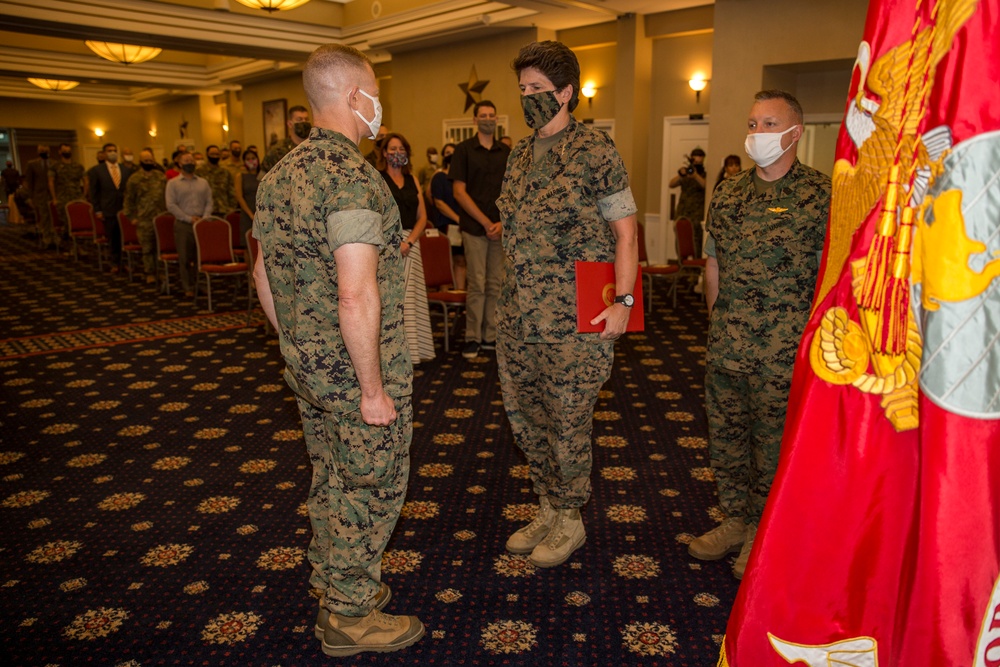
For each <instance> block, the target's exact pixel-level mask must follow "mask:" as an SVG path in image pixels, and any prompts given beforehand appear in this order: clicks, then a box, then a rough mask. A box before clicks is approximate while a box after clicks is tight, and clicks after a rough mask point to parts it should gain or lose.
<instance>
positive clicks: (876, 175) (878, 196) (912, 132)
mask: <svg viewBox="0 0 1000 667" xmlns="http://www.w3.org/2000/svg"><path fill="white" fill-rule="evenodd" d="M921 2H922V0H918V2H917V4H918V9H919V5H920V4H921ZM976 4H977V0H941V1H939V2H936V3H934V5H933V7H931V8H930V19H929V20H925V19H923V18H921V17H919V16H918V18H917V19H916V22H915V23H914V26H913V30H912V32H911V35H912V38H911V39H910V40H909V41H907V42H905V43H903V44H900V45H898V46H896V47H894V48H892V49H890V50H889V51H887V52H886V53H885V54H884V55H882V56H881V57H879V58H878V59H877V60H876V61H875V62H874V63H873V62H871V59H872V53H871V47H870V45H869V44H868V43H867V42H862V43H861V45H860V46H859V48H858V57H857V59H856V60H855V68H856V69H859V70H860V76H859V81H858V90H857V94H856V95H855V97H854V100H853V101H852V102H851V104H850V106H849V107H848V111H847V117H846V119H845V124H846V126H847V131H848V134H849V135H850V137H851V139H852V141H853V142H854V144H855V146H856V147H857V160H856V162H855V164H853V165H852V164H851V163H850V162H849V161H848V160H845V159H839V160H837V161H836V163H835V164H834V170H833V200H832V204H831V210H830V225H829V227H830V244H829V247H828V248H827V262H826V269H825V271H824V272H823V275H822V277H821V278H820V287H819V291H818V293H817V296H816V301H815V303H816V304H817V305H818V304H819V303H821V302H822V300H823V299H824V298H825V297H826V296H827V294H829V292H830V290H832V289H833V287H834V286H835V285H836V284H837V282H838V281H839V279H840V275H841V273H842V271H843V268H844V264H845V263H846V262H847V259H848V256H849V254H850V247H851V241H852V239H853V237H854V235H855V234H856V233H857V231H858V229H859V228H860V227H861V225H862V224H863V223H864V222H865V220H866V219H867V218H868V217H869V214H870V213H871V212H872V211H873V209H874V208H875V207H876V206H880V209H879V212H878V218H877V222H876V230H875V234H874V236H873V238H872V241H871V244H870V246H869V249H868V252H867V255H866V256H865V257H863V258H859V259H856V260H854V261H853V262H851V266H850V268H851V277H852V292H853V296H854V298H855V301H856V303H857V305H858V314H859V316H858V319H859V321H857V322H855V321H854V320H852V319H850V316H849V315H848V311H847V310H846V309H844V308H841V307H833V308H830V309H828V310H827V311H826V312H825V313H824V314H823V317H822V320H821V324H820V327H819V328H818V329H817V330H816V332H815V334H814V336H813V339H812V342H811V346H810V354H809V356H810V364H811V366H812V368H813V371H814V372H815V373H816V375H817V376H819V377H820V378H822V379H823V380H826V381H827V382H830V383H833V384H837V385H847V384H851V385H853V386H854V387H855V388H857V389H858V390H860V391H862V392H864V393H868V394H874V395H878V396H881V397H882V403H881V405H882V408H883V409H884V410H885V414H886V417H887V418H888V419H889V421H890V422H891V423H892V425H893V427H894V428H896V430H898V431H904V430H909V429H913V428H916V427H917V425H918V423H919V414H918V407H917V406H918V403H917V391H918V386H917V376H918V373H919V370H920V352H921V346H922V341H921V337H920V333H919V330H918V328H917V324H916V321H915V319H914V317H913V314H912V312H911V310H910V283H911V280H912V279H917V278H919V267H912V266H911V259H910V258H911V252H912V246H913V241H914V236H915V234H917V233H919V230H920V229H921V228H925V227H926V226H924V225H923V224H922V223H923V213H924V211H925V210H926V207H927V206H928V205H929V202H928V201H926V199H927V198H925V195H926V194H927V192H928V190H929V188H930V187H931V185H932V184H933V183H934V180H935V179H936V178H937V176H939V175H940V174H941V173H942V170H943V167H942V163H943V161H944V157H945V156H946V154H947V152H948V150H949V149H950V148H951V132H950V129H949V128H947V127H938V128H934V129H932V130H930V131H927V132H925V133H924V134H923V135H920V134H918V129H919V127H920V125H921V123H922V121H923V120H924V117H925V115H926V110H927V101H928V98H929V96H930V93H931V89H932V87H933V84H934V80H935V71H936V68H937V65H938V63H939V62H940V61H941V59H942V58H943V57H944V55H945V54H946V53H947V52H948V50H949V49H950V48H951V44H952V41H953V39H954V37H955V33H956V32H957V31H958V30H959V28H961V26H962V24H963V23H965V21H967V20H968V19H969V18H970V17H971V16H972V14H973V13H974V11H975V9H976ZM918 15H919V12H918ZM914 268H916V270H915V271H914ZM911 273H912V274H913V275H911Z"/></svg>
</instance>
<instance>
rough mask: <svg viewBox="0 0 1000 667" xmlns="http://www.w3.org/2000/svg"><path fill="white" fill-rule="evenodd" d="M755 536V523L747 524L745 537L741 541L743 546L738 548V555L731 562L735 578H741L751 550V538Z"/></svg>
mask: <svg viewBox="0 0 1000 667" xmlns="http://www.w3.org/2000/svg"><path fill="white" fill-rule="evenodd" d="M755 537H757V524H755V523H751V524H750V525H749V526H747V537H746V541H745V542H744V543H743V548H742V549H740V555H739V556H737V557H736V562H735V563H733V576H735V577H736V578H737V579H743V573H744V572H746V569H747V561H748V560H750V552H751V551H753V540H754V538H755Z"/></svg>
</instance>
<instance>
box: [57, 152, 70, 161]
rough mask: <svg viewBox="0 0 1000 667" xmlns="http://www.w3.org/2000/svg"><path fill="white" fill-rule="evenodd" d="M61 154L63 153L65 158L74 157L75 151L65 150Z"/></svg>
mask: <svg viewBox="0 0 1000 667" xmlns="http://www.w3.org/2000/svg"><path fill="white" fill-rule="evenodd" d="M59 155H62V156H63V157H64V158H66V159H67V160H68V159H70V158H71V157H73V151H63V152H62V153H60V154H59Z"/></svg>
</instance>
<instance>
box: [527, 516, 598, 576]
mask: <svg viewBox="0 0 1000 667" xmlns="http://www.w3.org/2000/svg"><path fill="white" fill-rule="evenodd" d="M586 541H587V532H586V531H585V530H584V529H583V519H581V518H580V510H579V508H573V509H561V510H556V520H555V521H554V522H553V524H552V529H551V530H550V531H549V534H548V535H546V536H545V539H544V540H542V541H541V542H540V543H539V544H538V546H536V547H535V548H534V550H533V551H532V552H531V556H530V557H529V558H528V560H530V561H531V564H532V565H534V566H535V567H555V566H556V565H561V564H563V563H565V562H566V560H567V559H568V558H569V557H570V556H571V555H572V554H573V552H574V551H576V550H577V549H579V548H580V547H582V546H583V543H584V542H586Z"/></svg>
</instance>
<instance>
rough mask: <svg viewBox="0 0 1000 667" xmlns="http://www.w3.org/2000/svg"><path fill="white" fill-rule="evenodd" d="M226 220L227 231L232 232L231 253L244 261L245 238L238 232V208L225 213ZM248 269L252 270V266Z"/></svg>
mask: <svg viewBox="0 0 1000 667" xmlns="http://www.w3.org/2000/svg"><path fill="white" fill-rule="evenodd" d="M226 222H228V223H229V231H230V232H232V234H233V254H234V255H236V259H238V260H240V261H245V258H244V255H246V240H245V239H244V238H243V235H242V234H240V210H239V209H236V210H235V211H230V212H229V213H226ZM250 270H251V271H252V270H253V266H251V267H250Z"/></svg>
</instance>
